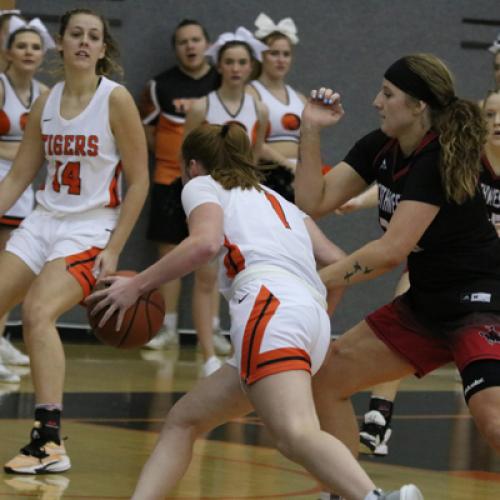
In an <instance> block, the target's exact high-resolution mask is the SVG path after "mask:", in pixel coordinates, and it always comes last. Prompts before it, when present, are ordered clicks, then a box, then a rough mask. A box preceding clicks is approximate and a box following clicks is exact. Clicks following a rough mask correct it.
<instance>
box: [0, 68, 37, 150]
mask: <svg viewBox="0 0 500 500" xmlns="http://www.w3.org/2000/svg"><path fill="white" fill-rule="evenodd" d="M0 82H1V84H2V86H3V93H4V96H3V103H2V109H1V110H0V141H6V142H7V141H9V142H21V141H22V139H23V134H24V128H25V127H26V122H27V121H28V115H29V112H30V110H31V106H32V105H33V103H34V102H35V100H36V98H37V97H38V96H39V95H40V82H39V81H38V80H35V79H33V80H32V81H31V96H30V100H29V103H28V105H27V106H25V105H24V103H23V102H22V101H21V99H19V97H18V95H17V94H16V91H15V90H14V87H12V84H11V83H10V80H9V78H8V76H7V75H6V74H5V73H0Z"/></svg>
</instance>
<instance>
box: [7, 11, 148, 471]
mask: <svg viewBox="0 0 500 500" xmlns="http://www.w3.org/2000/svg"><path fill="white" fill-rule="evenodd" d="M57 48H58V50H59V52H60V54H61V57H62V61H63V67H64V81H62V82H60V83H58V84H56V85H55V86H54V88H53V89H52V90H51V91H50V93H46V94H43V95H42V96H41V97H40V98H39V99H38V100H37V101H36V102H35V104H34V105H33V108H32V112H31V115H30V119H29V121H28V125H27V128H26V131H25V135H24V140H23V142H22V144H21V147H20V149H19V153H18V155H17V156H16V159H15V161H14V164H13V166H12V169H11V171H10V172H9V174H8V175H7V176H6V177H5V179H4V180H3V181H2V182H1V183H0V214H3V213H5V211H6V210H7V209H8V208H9V207H10V206H11V205H12V204H13V203H14V202H15V201H16V199H17V198H18V197H19V196H20V195H21V193H22V192H23V191H24V190H25V189H26V187H27V186H28V185H29V184H30V183H31V182H32V180H33V178H34V177H35V175H36V174H37V172H38V171H39V169H40V168H41V167H42V166H43V164H44V162H45V161H47V175H46V179H45V184H44V187H43V188H42V189H40V190H39V191H38V192H37V194H36V201H37V205H36V208H35V210H34V211H33V212H32V213H31V214H30V215H29V216H28V217H27V218H26V219H25V220H24V221H23V223H22V224H21V226H20V227H19V228H18V229H16V230H15V231H14V232H13V233H12V236H11V238H10V240H9V241H8V243H7V247H6V250H5V251H3V252H2V253H1V254H0V274H1V275H2V280H1V282H0V298H1V300H0V315H2V314H4V313H5V312H6V311H8V310H9V309H10V308H12V307H13V306H14V305H15V304H17V303H19V302H20V301H21V300H23V312H22V316H23V335H24V340H25V342H26V346H27V348H28V352H29V355H30V359H31V373H32V378H33V383H34V387H35V403H36V406H35V423H34V426H33V429H32V431H31V440H30V443H29V444H28V445H26V446H25V447H23V448H22V449H21V451H20V453H19V454H18V455H16V456H15V457H14V458H12V459H11V460H10V461H9V462H7V463H6V464H5V466H4V468H5V471H6V472H12V473H18V474H38V473H45V472H62V471H65V470H68V469H69V468H70V467H71V462H70V459H69V456H68V455H67V453H66V450H65V447H64V444H63V443H62V441H61V435H60V421H61V412H62V404H63V402H62V398H63V384H64V373H65V356H64V351H63V346H62V343H61V340H60V338H59V335H58V332H57V329H56V326H55V322H56V320H57V318H58V317H59V316H60V315H61V314H62V313H64V312H65V311H67V310H68V309H70V308H71V307H73V306H74V305H76V304H78V303H79V302H81V301H82V299H83V298H85V296H86V295H88V294H89V292H90V290H91V288H92V286H93V285H94V283H95V281H96V278H97V277H103V276H106V275H107V274H109V273H111V272H113V271H115V269H116V265H117V262H118V257H119V255H120V252H121V250H122V249H123V246H124V245H125V242H126V240H127V238H128V236H129V234H130V232H131V230H132V227H133V225H134V223H135V221H136V220H137V217H138V216H139V213H140V210H141V208H142V206H143V204H144V200H145V198H146V195H147V190H148V171H147V152H146V140H145V136H144V131H143V129H142V125H141V122H140V118H139V113H138V111H137V109H136V107H135V104H134V102H133V99H132V97H131V96H130V94H129V93H128V92H127V91H126V90H125V88H124V87H122V86H121V85H119V84H117V83H114V82H113V81H111V80H109V79H108V78H106V76H105V75H107V74H110V73H111V72H112V71H113V70H114V68H115V65H116V63H114V61H113V57H114V55H115V53H116V52H117V48H116V44H115V42H114V40H113V38H112V37H111V35H110V33H109V29H108V27H107V24H106V22H105V20H104V19H103V18H102V17H100V16H99V15H97V14H95V13H93V12H92V11H90V10H87V9H76V10H73V11H69V12H67V13H66V14H64V15H63V16H62V18H61V23H60V29H59V39H58V47H57ZM122 170H123V173H124V175H125V180H126V182H127V186H128V189H127V193H126V195H125V196H124V198H123V200H122V199H121V193H120V180H121V172H122ZM61 291H64V292H63V293H61Z"/></svg>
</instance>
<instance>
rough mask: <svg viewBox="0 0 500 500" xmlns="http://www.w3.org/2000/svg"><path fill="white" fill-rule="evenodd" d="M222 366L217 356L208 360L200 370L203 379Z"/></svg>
mask: <svg viewBox="0 0 500 500" xmlns="http://www.w3.org/2000/svg"><path fill="white" fill-rule="evenodd" d="M221 366H222V362H221V360H220V359H219V358H218V357H217V356H212V357H210V358H208V359H207V360H206V361H205V363H204V364H203V367H202V369H201V373H202V376H203V377H209V376H210V375H212V373H214V372H216V371H217V370H218V369H219V368H220V367H221Z"/></svg>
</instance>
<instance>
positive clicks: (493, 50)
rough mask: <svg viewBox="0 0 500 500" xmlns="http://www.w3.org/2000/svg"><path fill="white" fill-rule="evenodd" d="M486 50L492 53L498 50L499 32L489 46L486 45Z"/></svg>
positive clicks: (499, 47)
mask: <svg viewBox="0 0 500 500" xmlns="http://www.w3.org/2000/svg"><path fill="white" fill-rule="evenodd" d="M488 50H489V51H490V52H492V53H493V54H496V53H497V52H500V33H498V35H497V38H496V40H495V41H494V42H493V44H492V45H491V46H490V47H488Z"/></svg>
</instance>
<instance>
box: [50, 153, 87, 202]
mask: <svg viewBox="0 0 500 500" xmlns="http://www.w3.org/2000/svg"><path fill="white" fill-rule="evenodd" d="M63 165H64V168H63V169H62V173H61V180H60V181H59V172H61V167H62V166H63ZM81 183H82V181H81V179H80V162H79V161H68V162H67V163H62V162H60V161H56V171H55V173H54V179H53V180H52V188H53V189H54V191H55V192H56V193H59V192H60V191H61V184H62V185H63V186H68V194H77V195H78V194H80V191H81Z"/></svg>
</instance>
